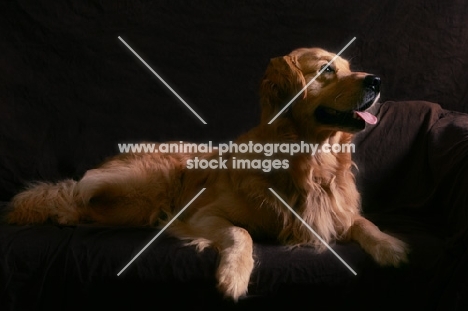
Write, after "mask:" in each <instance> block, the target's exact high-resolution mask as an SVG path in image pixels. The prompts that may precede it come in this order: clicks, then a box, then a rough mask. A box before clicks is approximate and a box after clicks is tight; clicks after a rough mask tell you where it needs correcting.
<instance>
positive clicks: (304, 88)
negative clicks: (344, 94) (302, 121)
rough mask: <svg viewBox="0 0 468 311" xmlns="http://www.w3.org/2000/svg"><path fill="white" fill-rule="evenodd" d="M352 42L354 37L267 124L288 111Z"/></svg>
mask: <svg viewBox="0 0 468 311" xmlns="http://www.w3.org/2000/svg"><path fill="white" fill-rule="evenodd" d="M354 40H356V37H354V38H352V39H351V41H349V42H348V44H346V45H345V47H344V48H342V49H341V51H339V52H338V54H336V55H335V56H334V57H333V58H332V59H331V61H329V62H328V63H327V64H326V65H325V67H323V68H322V69H321V70H320V71H319V72H318V73H317V74H316V75H315V77H314V78H313V79H312V80H310V81H309V82H308V83H307V85H306V86H304V87H303V88H302V90H300V91H299V93H297V95H296V96H294V97H293V99H291V100H290V101H289V103H287V104H286V106H284V107H283V109H281V110H280V112H278V113H277V114H276V116H274V117H273V119H271V121H270V122H268V124H271V123H273V121H275V120H276V118H278V117H279V116H280V114H282V113H283V112H284V111H285V110H286V109H288V107H289V106H290V105H291V104H292V103H293V101H295V100H296V98H298V97H299V95H301V94H302V93H304V91H305V90H306V89H307V88H308V87H309V85H311V84H312V83H313V82H314V81H315V79H317V78H318V77H319V76H320V75H321V74H322V72H324V71H325V70H326V69H327V68H328V66H330V64H331V63H333V62H334V61H335V60H336V59H337V58H338V57H339V56H340V55H341V53H343V52H344V51H345V50H346V49H347V48H348V47H349V46H350V45H351V43H353V41H354Z"/></svg>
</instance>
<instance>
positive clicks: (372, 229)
mask: <svg viewBox="0 0 468 311" xmlns="http://www.w3.org/2000/svg"><path fill="white" fill-rule="evenodd" d="M348 233H349V238H351V239H353V240H355V241H357V242H358V243H359V245H361V247H362V248H363V249H364V250H365V251H366V252H367V253H369V254H370V255H371V256H372V257H373V258H374V260H375V261H376V262H377V263H378V264H380V265H382V266H395V267H398V266H399V265H400V264H401V263H403V262H406V261H407V253H408V247H407V245H406V244H405V243H404V242H403V241H400V240H398V239H397V238H394V237H392V236H390V235H388V234H386V233H383V232H382V231H380V230H379V228H378V227H377V226H376V225H374V224H373V223H372V222H371V221H369V220H367V219H365V218H364V217H359V218H357V219H355V220H354V223H353V225H352V226H351V228H350V230H349V232H348Z"/></svg>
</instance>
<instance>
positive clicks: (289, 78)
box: [260, 56, 307, 123]
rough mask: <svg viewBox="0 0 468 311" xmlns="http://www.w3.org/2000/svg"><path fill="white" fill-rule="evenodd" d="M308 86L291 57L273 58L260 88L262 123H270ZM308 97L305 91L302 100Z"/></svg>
mask: <svg viewBox="0 0 468 311" xmlns="http://www.w3.org/2000/svg"><path fill="white" fill-rule="evenodd" d="M305 85H306V82H305V78H304V76H303V74H302V72H301V70H300V69H299V68H298V67H297V66H296V65H295V64H294V63H293V60H292V58H291V57H290V56H282V57H276V58H272V59H271V60H270V63H269V65H268V67H267V69H266V72H265V75H264V77H263V81H262V83H261V86H260V104H261V109H262V115H261V122H262V123H268V122H270V120H271V119H272V118H273V117H274V116H275V115H276V114H277V113H278V112H279V111H281V109H283V108H284V106H285V105H286V104H287V103H288V102H289V101H290V100H291V99H292V98H293V97H294V96H296V95H297V93H299V92H300V91H301V90H302V89H303V88H304V87H305ZM306 96H307V94H306V92H305V91H304V93H303V94H301V98H305V97H306Z"/></svg>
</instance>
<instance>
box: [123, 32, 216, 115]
mask: <svg viewBox="0 0 468 311" xmlns="http://www.w3.org/2000/svg"><path fill="white" fill-rule="evenodd" d="M118 38H119V40H120V41H122V43H123V44H125V46H126V47H127V48H128V49H129V50H130V51H131V52H132V53H133V54H135V56H136V57H137V58H138V59H139V60H140V61H141V62H142V63H143V64H144V65H145V66H146V67H148V69H149V70H150V71H151V72H152V73H153V74H154V75H155V76H156V77H157V78H158V79H159V80H161V82H162V83H163V84H164V85H165V86H166V87H167V88H168V89H169V90H170V91H171V92H172V93H173V94H174V95H175V96H176V97H177V98H178V99H179V100H180V101H181V102H182V103H183V104H184V105H185V106H187V108H188V109H190V111H191V112H192V113H193V114H194V115H196V116H197V117H198V119H200V121H202V122H203V124H207V123H206V122H205V120H203V119H202V118H201V117H200V116H199V115H198V113H196V112H195V110H193V109H192V107H190V105H189V104H187V102H186V101H185V100H184V99H183V98H182V97H180V96H179V94H177V93H176V91H174V89H173V88H172V87H171V86H170V85H169V84H167V83H166V81H164V79H163V78H161V76H160V75H158V74H157V73H156V71H154V70H153V68H151V67H150V66H149V65H148V64H147V63H146V62H145V61H144V59H143V58H141V57H140V55H138V53H137V52H135V51H134V50H133V49H132V48H131V47H130V45H128V44H127V42H125V40H124V39H122V38H121V37H120V36H119V37H118Z"/></svg>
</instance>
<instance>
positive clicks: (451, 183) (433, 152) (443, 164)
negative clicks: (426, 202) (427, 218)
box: [428, 111, 468, 236]
mask: <svg viewBox="0 0 468 311" xmlns="http://www.w3.org/2000/svg"><path fill="white" fill-rule="evenodd" d="M428 161H429V166H430V169H431V172H432V176H433V179H434V181H435V183H436V189H437V190H436V193H435V196H434V201H433V204H434V205H433V207H434V209H435V211H436V213H440V215H441V216H442V217H443V219H444V222H445V228H444V230H445V231H446V232H445V233H446V234H447V235H448V236H454V235H455V236H457V235H463V234H464V233H466V232H467V231H468V114H463V113H458V112H452V111H447V112H446V114H445V115H444V116H443V117H442V118H440V119H439V121H438V122H436V123H435V124H434V126H433V127H432V128H431V132H430V137H429V140H428Z"/></svg>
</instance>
